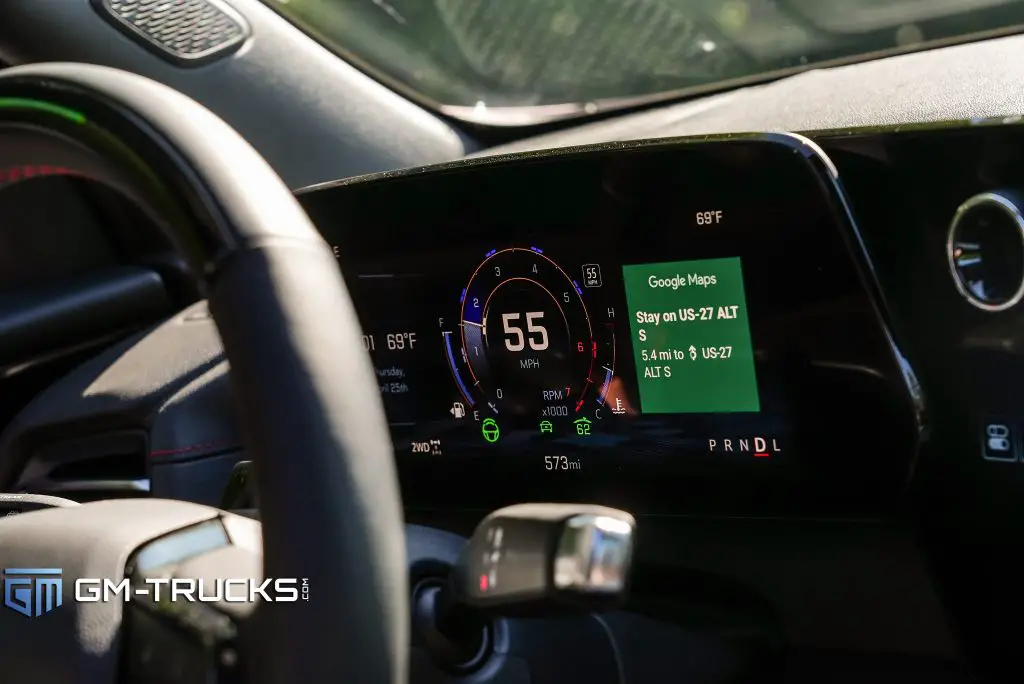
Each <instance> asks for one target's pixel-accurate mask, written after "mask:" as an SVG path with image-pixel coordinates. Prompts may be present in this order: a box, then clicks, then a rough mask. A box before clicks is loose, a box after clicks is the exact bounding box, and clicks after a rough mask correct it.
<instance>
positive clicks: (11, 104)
mask: <svg viewBox="0 0 1024 684" xmlns="http://www.w3.org/2000/svg"><path fill="white" fill-rule="evenodd" d="M0 109H31V110H33V111H37V112H45V113H47V114H53V115H55V116H59V117H61V118H62V119H67V120H68V121H73V122H74V123H76V124H79V125H83V124H85V123H87V121H88V119H86V118H85V115H84V114H82V113H81V112H77V111H75V110H74V109H68V108H67V107H61V106H60V105H56V104H53V103H52V102H46V101H45V100H33V99H31V98H27V97H0Z"/></svg>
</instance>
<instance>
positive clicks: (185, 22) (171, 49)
mask: <svg viewBox="0 0 1024 684" xmlns="http://www.w3.org/2000/svg"><path fill="white" fill-rule="evenodd" d="M93 7H95V8H96V11H97V12H99V13H100V15H101V16H103V17H104V18H105V19H106V20H107V21H109V22H111V23H112V24H113V25H114V26H116V27H117V28H118V29H120V30H121V31H122V32H123V33H124V34H125V35H127V36H128V37H129V38H132V39H134V40H136V41H138V42H140V43H142V44H143V45H144V46H145V47H147V48H149V49H150V50H151V51H152V52H155V53H156V54H158V55H160V56H161V57H163V58H164V59H167V60H169V61H171V62H174V63H176V64H178V65H179V66H198V65H200V64H206V63H208V62H210V61H211V60H213V59H218V58H220V57H224V56H226V55H228V54H230V53H231V52H234V51H235V50H237V49H238V48H239V47H241V45H242V43H244V42H245V39H246V38H247V37H248V35H249V27H248V26H247V24H246V23H245V20H244V19H242V17H241V16H240V15H239V14H238V13H237V12H235V11H233V10H232V9H231V8H230V7H228V6H226V5H224V4H222V3H220V2H218V0H93Z"/></svg>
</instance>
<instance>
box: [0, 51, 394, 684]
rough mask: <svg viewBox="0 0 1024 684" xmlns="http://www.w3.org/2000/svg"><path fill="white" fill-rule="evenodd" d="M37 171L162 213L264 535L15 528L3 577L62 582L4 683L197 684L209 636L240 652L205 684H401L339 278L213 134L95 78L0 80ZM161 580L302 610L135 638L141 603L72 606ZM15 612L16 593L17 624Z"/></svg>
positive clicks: (204, 520)
mask: <svg viewBox="0 0 1024 684" xmlns="http://www.w3.org/2000/svg"><path fill="white" fill-rule="evenodd" d="M282 134H286V133H284V132H282ZM19 155H20V156H19ZM40 155H43V156H45V158H46V160H49V161H48V163H51V164H53V165H54V166H61V167H62V168H68V169H72V170H73V171H74V172H75V173H80V174H82V175H86V176H89V177H91V178H95V179H98V180H100V181H102V182H106V183H109V184H110V185H114V186H116V187H118V188H119V189H120V190H122V191H123V192H125V193H126V194H128V195H130V196H132V197H135V198H136V199H138V200H139V201H140V203H142V204H144V205H145V206H147V207H150V208H152V209H153V213H154V214H157V215H158V216H157V218H158V219H159V220H160V222H161V224H162V225H163V226H164V227H165V229H166V231H167V233H168V234H169V236H170V237H171V239H172V240H173V242H174V244H175V245H176V247H177V249H178V251H179V252H180V254H181V255H182V256H183V257H184V258H185V259H186V260H187V262H188V264H189V266H190V268H191V270H192V271H193V272H194V274H195V275H196V276H197V277H198V278H199V279H200V280H201V282H202V283H203V285H204V287H205V294H206V297H207V299H208V300H209V307H210V311H211V313H212V315H213V318H214V319H215V321H216V325H217V329H218V331H219V332H220V335H221V338H222V341H223V344H224V350H225V353H226V356H227V358H228V360H229V362H230V364H231V380H232V386H233V389H234V391H235V395H236V396H235V403H236V406H237V411H238V416H239V421H240V424H241V426H242V431H243V434H244V437H245V441H246V445H247V451H248V454H249V455H250V457H251V458H252V460H253V462H254V464H255V471H256V488H257V492H258V495H259V501H260V508H261V519H262V529H261V530H260V526H259V524H257V523H255V522H254V521H249V520H248V519H245V518H240V517H237V516H233V515H231V514H229V513H226V512H223V511H218V510H216V509H212V508H209V507H205V506H199V505H195V504H190V503H186V502H177V501H163V500H155V499H126V500H117V501H104V502H97V503H90V504H85V505H82V506H76V507H63V508H49V509H46V510H40V511H33V512H28V513H24V514H21V515H17V516H13V517H8V518H5V519H3V520H2V521H0V569H5V570H8V569H51V570H52V569H59V571H60V572H61V573H62V582H63V584H62V587H63V599H64V600H63V601H62V602H61V601H58V604H60V603H62V605H59V607H57V608H54V609H53V610H50V611H46V612H44V613H43V614H38V613H39V612H40V611H38V610H37V611H35V613H37V614H38V615H35V616H33V617H26V615H24V614H22V612H19V611H18V610H8V609H7V608H4V607H0V677H2V678H3V679H4V680H7V681H31V682H34V683H38V684H44V683H45V682H51V681H52V682H89V683H92V682H103V683H107V682H114V681H117V680H118V677H119V674H123V673H124V672H125V668H126V667H129V666H130V667H129V669H131V668H134V667H140V668H142V669H143V670H144V669H145V667H147V665H146V663H147V662H148V663H149V665H148V667H150V668H151V669H152V670H154V672H152V673H150V674H149V675H146V674H145V673H144V672H142V671H136V670H133V672H136V675H137V676H138V677H139V678H140V679H142V678H145V677H146V676H149V677H150V679H146V681H183V679H180V678H179V677H183V676H184V675H185V674H187V673H188V672H192V671H196V672H198V670H196V668H194V667H193V666H192V664H190V663H192V662H193V661H191V660H189V658H192V657H193V655H194V652H202V648H201V647H202V646H203V645H204V644H206V645H209V644H210V643H212V641H211V639H213V636H216V635H219V638H221V639H227V643H230V644H232V647H231V648H232V649H235V650H233V651H231V652H230V653H229V652H227V651H224V652H221V653H220V656H219V657H220V658H221V660H220V661H219V662H218V663H214V664H213V665H212V666H215V667H218V668H220V669H221V670H222V671H223V670H224V669H225V668H228V669H230V668H232V667H234V671H233V672H232V675H233V676H237V677H238V678H239V679H241V680H244V681H266V682H272V683H279V684H285V683H287V684H291V683H293V682H320V681H343V680H345V681H354V682H359V683H360V684H374V683H385V682H387V683H393V684H396V683H399V682H404V681H405V679H406V668H407V655H408V652H407V649H408V644H407V640H408V619H409V618H408V615H409V610H408V602H409V600H408V595H409V587H408V583H407V577H406V575H407V567H406V561H405V545H404V544H405V542H404V528H403V524H402V509H401V502H400V498H399V491H398V483H397V477H396V473H395V466H394V456H393V450H392V446H391V441H390V437H389V434H388V429H387V422H386V419H385V415H384V411H383V407H382V404H381V400H380V396H379V392H378V388H377V383H376V379H375V377H374V373H373V369H372V367H371V365H370V362H369V360H368V359H367V357H366V355H365V353H364V352H363V350H362V346H361V344H360V340H359V323H358V320H357V318H356V315H355V312H354V310H353V306H352V302H351V301H350V299H349V296H348V293H347V291H346V289H345V285H344V282H343V280H342V277H341V274H340V273H339V268H338V264H337V261H336V259H335V258H334V255H333V253H332V252H331V251H330V249H329V248H328V247H327V245H326V244H325V243H324V241H323V239H322V238H321V237H320V235H319V234H318V232H317V231H316V229H315V228H314V227H313V225H312V224H311V222H310V220H309V219H308V218H307V216H306V215H305V213H304V212H303V211H302V209H301V208H300V206H299V204H298V203H297V202H296V200H295V199H294V197H293V196H292V193H291V192H290V191H289V189H288V188H287V187H286V186H285V184H284V183H283V182H282V181H281V180H280V179H279V178H278V177H277V175H276V174H275V173H274V171H273V170H272V169H271V168H270V166H269V165H268V164H267V163H266V162H265V161H264V160H263V159H262V158H261V157H260V155H259V154H258V153H257V152H256V151H255V150H254V149H253V148H252V147H251V146H250V145H249V144H248V143H246V142H245V140H243V139H242V137H241V136H240V135H239V134H238V133H237V132H235V131H234V130H233V129H232V128H231V127H230V126H228V125H227V124H226V123H224V122H223V121H222V120H221V119H219V118H218V117H217V116H215V115H214V114H213V113H211V112H210V111H208V110H207V109H205V108H203V107H202V106H201V105H199V104H198V103H196V102H195V101H193V100H191V99H189V98H188V97H186V96H184V95H182V94H180V93H178V92H176V91H174V90H171V89H170V88H167V87H165V86H163V85H161V84H159V83H156V82H153V81H150V80H148V79H146V78H143V77H140V76H137V75H133V74H129V73H126V72H121V71H118V70H114V69H109V68H104V67H97V66H89V65H78V64H41V65H32V66H27V67H17V68H12V69H8V70H5V71H3V72H2V73H0V163H8V164H17V163H18V159H23V161H25V162H28V161H29V157H31V159H32V160H33V161H34V160H38V158H39V157H40ZM211 530H214V531H216V533H212V532H211ZM260 535H262V536H260ZM211 540H212V541H211ZM261 540H262V541H261ZM155 558H158V559H159V560H160V561H161V562H162V563H163V565H161V563H160V562H158V561H157V560H154V559H155ZM168 567H176V568H177V570H176V572H181V573H184V572H186V571H188V572H191V573H194V574H195V575H199V576H200V577H202V576H204V575H205V576H209V577H222V578H224V577H239V576H245V577H249V576H252V577H255V578H257V579H260V578H301V579H302V580H303V581H305V582H306V583H307V584H306V586H307V589H308V595H305V596H304V598H308V600H298V601H295V602H289V603H285V602H267V601H263V602H256V603H255V604H246V605H244V606H241V605H240V604H232V605H228V606H227V608H230V610H226V609H223V608H224V607H223V606H222V607H219V608H218V607H216V606H208V605H206V604H190V605H189V606H186V607H185V608H181V609H180V610H177V611H171V612H167V611H166V610H164V612H163V614H161V612H160V606H156V608H157V609H156V610H151V611H150V613H149V614H150V616H151V617H153V616H155V617H153V620H149V619H148V618H147V620H149V621H147V622H145V624H143V623H142V622H138V621H136V622H133V620H132V619H130V618H131V614H132V613H133V610H134V609H135V606H136V605H139V604H138V603H132V602H131V601H129V602H125V601H122V600H114V601H106V602H103V601H100V602H89V603H84V602H78V601H74V600H70V598H69V597H71V596H73V594H72V587H73V586H74V584H75V581H76V580H78V579H83V578H109V579H111V580H114V581H119V580H121V579H122V578H124V577H136V578H137V577H138V576H140V573H142V574H144V573H145V571H146V570H147V569H148V568H157V570H159V571H161V572H164V571H166V568H168ZM126 568H127V569H126ZM161 568H162V569H161ZM261 570H262V572H261ZM133 573H134V574H133ZM240 573H244V575H240ZM304 593H305V592H304ZM11 596H12V594H11V587H8V586H5V602H10V601H11ZM154 605H155V604H154ZM232 606H233V607H232ZM253 606H254V607H253ZM48 607H52V606H48ZM151 608H152V606H151ZM179 608H180V606H179ZM249 608H251V610H249ZM24 612H30V611H24ZM158 623H159V625H163V626H162V627H159V626H158V627H153V625H154V624H158ZM146 625H148V626H146ZM211 625H212V626H211ZM143 626H145V628H146V630H148V631H145V633H143V632H142V631H141V630H142V628H143ZM165 627H166V630H165V629H164V628H165ZM154 630H156V631H154ZM183 634H184V635H187V636H188V638H186V636H182V635H183ZM172 635H173V636H172ZM225 635H226V636H225ZM192 637H196V638H195V639H192ZM197 644H198V645H197ZM190 649H191V650H190ZM147 654H148V655H147ZM229 655H230V656H231V657H228V656H229ZM147 658H148V659H149V660H148V661H147V660H146V659H147ZM129 661H130V662H129ZM203 662H205V661H203ZM126 663H129V664H128V665H126ZM206 664H207V665H209V663H206ZM199 669H202V668H201V667H200V668H199ZM136 675H130V676H129V679H131V678H134V677H135V676H136Z"/></svg>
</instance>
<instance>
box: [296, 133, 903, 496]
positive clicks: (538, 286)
mask: <svg viewBox="0 0 1024 684" xmlns="http://www.w3.org/2000/svg"><path fill="white" fill-rule="evenodd" d="M818 173H819V172H818V170H816V169H815V167H814V165H813V164H812V163H811V162H810V161H808V159H807V158H805V157H803V156H800V155H799V154H796V153H795V152H794V150H793V148H792V146H790V145H786V144H782V143H772V142H768V141H746V142H739V141H738V142H726V143H720V144H717V145H712V144H707V145H693V144H690V145H665V146H657V147H652V148H643V147H638V148H636V149H633V150H628V149H626V150H622V149H619V150H613V151H608V150H595V151H590V152H582V153H581V152H574V153H568V154H565V155H560V156H559V155H554V156H550V157H540V158H538V157H526V156H524V157H523V158H521V159H513V160H503V161H500V162H489V163H488V162H485V163H478V164H468V165H461V166H459V165H456V166H453V167H448V168H442V169H438V170H434V171H429V172H426V173H417V174H410V175H405V176H402V175H400V176H397V177H384V178H381V179H377V180H366V181H358V182H354V183H348V184H342V185H338V186H334V187H331V188H327V189H320V190H317V191H315V192H311V193H308V194H306V195H304V196H302V198H301V199H302V200H303V202H304V204H305V205H306V208H307V210H308V211H309V212H310V214H311V216H312V217H313V219H314V221H315V222H316V223H317V225H318V226H319V227H320V228H321V230H322V231H323V233H324V235H325V237H326V238H327V240H328V242H329V243H330V244H331V245H332V246H333V247H334V250H335V254H336V256H337V257H338V259H339V262H340V265H341V267H342V269H343V273H344V276H345V279H346V282H347V284H348V286H349V290H350V292H351V294H352V297H353V300H354V302H355V304H356V309H357V311H358V313H359V316H360V320H361V322H362V325H363V328H364V336H363V345H364V347H365V349H366V351H367V352H368V353H369V354H370V356H371V357H372V359H373V363H374V367H375V369H376V372H377V377H378V379H379V382H380V391H381V395H382V398H383V401H384V406H385V409H386V411H387V414H388V418H389V421H390V423H391V427H392V435H393V439H394V443H395V448H396V452H397V454H398V458H399V466H400V471H401V473H402V476H403V478H405V479H407V480H410V479H412V480H415V481H417V482H420V483H429V484H430V486H429V487H426V486H424V487H418V488H416V489H417V491H419V490H420V489H430V490H431V491H434V492H436V493H437V494H436V498H437V499H438V500H437V501H434V500H431V501H426V500H424V501H421V502H418V503H422V504H423V505H438V504H444V503H445V502H450V501H454V500H456V499H458V500H459V501H460V502H465V503H466V504H467V505H476V504H477V503H479V505H481V506H484V505H488V506H489V505H492V504H494V503H495V498H497V499H509V500H523V497H524V496H527V492H529V496H528V497H527V498H537V497H538V496H544V497H546V498H548V499H555V500H558V499H562V498H573V497H576V498H579V497H580V496H588V497H590V500H598V501H600V502H602V503H617V504H630V503H631V504H632V505H633V508H634V509H635V510H636V509H637V508H638V504H637V501H638V500H639V497H640V493H641V491H642V492H643V496H644V503H643V505H642V506H640V509H648V510H669V511H675V510H682V509H686V508H687V502H688V501H689V502H696V501H699V500H702V499H705V498H707V497H709V496H711V494H712V493H713V492H720V494H719V495H716V496H718V498H717V499H716V500H717V501H719V502H724V501H725V500H727V499H729V498H730V497H733V496H734V495H735V496H739V497H740V498H744V497H745V498H747V499H749V497H751V496H754V497H757V496H758V495H760V494H763V493H764V491H765V488H766V484H765V483H772V482H774V483H776V484H775V485H771V486H768V487H767V489H768V490H770V491H773V492H775V493H778V492H781V491H785V490H786V488H787V487H790V488H794V487H797V488H798V487H801V486H806V485H808V484H811V485H813V486H818V485H819V484H820V483H822V482H824V481H825V480H828V481H831V482H838V483H844V484H843V486H844V487H845V486H848V485H849V484H850V483H851V482H853V481H857V482H861V481H863V480H864V478H865V477H866V478H867V479H868V480H873V479H877V478H878V477H879V474H878V470H877V469H874V468H872V467H870V466H871V464H877V463H885V464H887V465H891V464H892V462H895V463H902V466H903V467H904V468H905V467H906V465H907V459H908V455H907V450H908V448H912V445H911V443H910V441H908V439H909V438H910V436H911V433H912V432H913V429H912V425H911V424H912V423H913V416H912V415H911V414H912V410H911V409H910V408H908V407H909V404H910V403H911V402H910V400H909V397H908V394H907V391H906V385H905V384H904V380H905V378H904V377H903V375H902V373H901V370H900V368H899V363H898V353H897V352H896V351H895V349H894V348H893V346H892V343H891V341H890V339H889V336H888V335H887V333H886V331H885V329H884V327H883V326H882V324H881V322H880V319H879V314H878V311H877V310H876V308H875V306H874V304H873V301H872V298H871V297H870V295H869V287H870V286H869V285H866V284H865V280H864V273H863V270H862V265H861V264H860V262H859V260H858V258H857V255H856V253H855V251H853V250H852V248H851V242H850V237H851V236H850V235H846V234H844V231H845V230H847V229H848V228H849V229H851V230H852V226H846V225H843V224H842V221H843V220H844V218H843V216H841V215H839V214H837V206H836V204H835V202H834V200H835V198H834V197H832V196H830V195H829V189H828V187H827V185H826V184H825V183H824V182H823V181H822V180H821V178H819V176H818ZM837 216H839V218H837ZM889 428H891V429H892V431H891V433H890V434H891V435H893V439H892V440H891V441H889V442H888V443H885V444H884V445H883V444H882V442H881V440H878V439H876V438H875V437H871V438H867V439H862V438H860V437H858V438H854V437H853V435H852V431H857V433H858V434H860V433H862V432H863V431H864V430H868V431H871V432H872V433H874V432H875V431H876V430H880V429H889ZM858 439H859V440H861V442H862V447H863V448H862V449H859V448H854V447H853V443H854V442H857V440H858ZM893 450H897V451H899V452H900V453H899V456H898V457H892V458H891V457H890V456H888V454H889V453H890V452H892V451H893ZM823 464H827V467H826V465H823ZM865 466H869V467H867V468H865ZM851 475H854V476H855V477H854V479H853V480H851V479H850V478H851ZM460 478H462V482H464V483H465V486H462V487H461V489H460V485H459V484H458V481H459V479H460ZM723 482H726V483H729V486H728V487H727V488H726V489H724V490H723V489H722V487H720V486H717V485H716V486H710V485H709V483H723ZM558 483H561V484H558ZM467 487H468V488H470V489H471V490H472V491H467ZM524 490H525V491H524ZM502 492H505V493H506V494H507V496H502V494H501V493H502ZM630 492H631V493H632V494H630ZM721 492H724V498H723V495H721ZM823 492H824V490H823ZM488 493H489V494H488ZM467 497H468V499H467ZM488 497H490V498H488ZM622 497H626V500H623V499H622ZM630 497H631V498H630Z"/></svg>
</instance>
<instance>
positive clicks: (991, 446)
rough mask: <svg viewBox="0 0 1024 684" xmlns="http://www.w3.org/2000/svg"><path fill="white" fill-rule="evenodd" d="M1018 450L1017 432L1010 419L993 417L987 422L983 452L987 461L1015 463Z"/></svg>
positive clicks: (983, 439) (983, 435)
mask: <svg viewBox="0 0 1024 684" xmlns="http://www.w3.org/2000/svg"><path fill="white" fill-rule="evenodd" d="M1018 450H1019V443H1018V440H1017V433H1016V430H1015V429H1014V428H1013V425H1012V423H1010V421H1006V420H998V419H993V420H990V421H988V422H986V423H985V428H984V431H983V433H982V452H981V453H982V456H984V458H985V460H986V461H1004V462H1007V463H1013V462H1014V461H1016V460H1017V456H1018V454H1017V452H1018Z"/></svg>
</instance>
